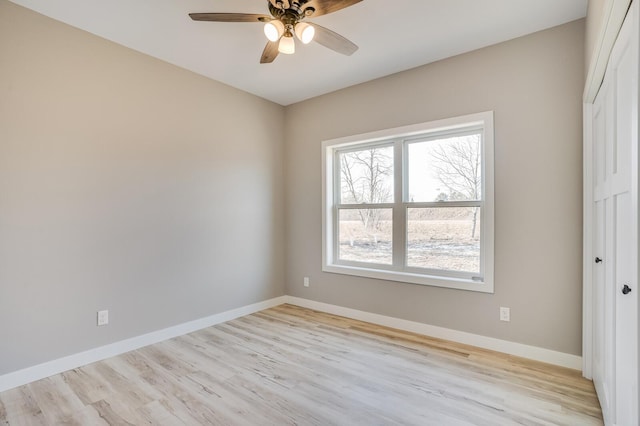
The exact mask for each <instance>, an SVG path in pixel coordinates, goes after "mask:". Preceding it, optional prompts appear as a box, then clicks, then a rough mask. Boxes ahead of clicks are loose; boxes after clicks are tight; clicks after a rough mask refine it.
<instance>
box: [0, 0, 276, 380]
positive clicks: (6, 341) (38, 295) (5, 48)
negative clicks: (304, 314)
mask: <svg viewBox="0 0 640 426" xmlns="http://www.w3.org/2000/svg"><path fill="white" fill-rule="evenodd" d="M283 119H284V109H283V108H282V107H281V106H278V105H276V104H273V103H270V102H267V101H265V100H262V99H259V98H257V97H254V96H252V95H249V94H246V93H244V92H241V91H238V90H236V89H232V88H230V87H228V86H225V85H223V84H220V83H217V82H214V81H211V80H209V79H206V78H203V77H200V76H197V75H195V74H192V73H190V72H188V71H185V70H182V69H179V68H177V67H174V66H172V65H169V64H166V63H164V62H161V61H158V60H155V59H152V58H150V57H147V56H144V55H142V54H139V53H137V52H134V51H131V50H128V49H126V48H124V47H121V46H118V45H116V44H113V43H110V42H107V41H105V40H103V39H100V38H98V37H95V36H92V35H90V34H87V33H84V32H82V31H79V30H76V29H73V28H71V27H68V26H66V25H64V24H61V23H58V22H55V21H53V20H51V19H48V18H45V17H42V16H40V15H38V14H36V13H33V12H31V11H28V10H26V9H23V8H21V7H18V6H16V5H14V4H13V3H10V2H8V1H6V0H0V375H1V374H3V373H7V372H10V371H14V370H17V369H20V368H23V367H27V366H31V365H34V364H36V363H40V362H43V361H48V360H51V359H55V358H58V357H61V356H64V355H68V354H72V353H77V352H80V351H82V350H86V349H89V348H93V347H96V346H99V345H104V344H107V343H111V342H114V341H118V340H121V339H124V338H128V337H131V336H136V335H140V334H143V333H145V332H149V331H153V330H158V329H161V328H164V327H167V326H172V325H175V324H179V323H182V322H185V321H188V320H193V319H196V318H201V317H204V316H207V315H211V314H215V313H218V312H221V311H224V310H228V309H231V308H235V307H239V306H243V305H247V304H250V303H253V302H257V301H262V300H265V299H268V298H271V297H275V296H280V295H282V294H283V291H284V288H283V281H284V278H283V268H284V263H283V254H284V251H283V235H284V229H283V226H284V222H283V220H282V216H283V205H284V201H283V176H282V169H283V164H282V156H283V126H284V124H283ZM99 309H109V311H110V315H111V324H110V325H109V326H107V327H100V328H98V327H96V326H95V321H96V311H97V310H99Z"/></svg>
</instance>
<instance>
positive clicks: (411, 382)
mask: <svg viewBox="0 0 640 426" xmlns="http://www.w3.org/2000/svg"><path fill="white" fill-rule="evenodd" d="M7 424H9V425H31V424H49V425H58V424H78V425H103V424H111V425H130V424H132V425H143V424H154V425H200V424H215V425H218V424H220V425H287V424H298V425H334V424H335V425H338V424H339V425H367V426H368V425H392V424H394V425H395V424H403V425H437V426H448V425H487V426H498V425H500V426H502V425H516V424H523V425H580V426H582V425H601V424H602V420H601V413H600V407H599V405H598V402H597V399H596V396H595V393H594V390H593V386H592V384H591V382H589V381H588V380H585V379H583V378H581V377H580V373H579V372H577V371H573V370H568V369H564V368H560V367H554V366H550V365H547V364H541V363H537V362H532V361H527V360H524V359H520V358H515V357H510V356H507V355H503V354H498V353H495V352H491V351H486V350H482V349H478V348H473V347H469V346H465V345H460V344H454V343H451V342H446V341H442V340H438V339H431V338H426V337H423V336H420V335H416V334H411V333H406V332H401V331H398V330H394V329H389V328H384V327H380V326H376V325H372V324H368V323H363V322H359V321H353V320H349V319H346V318H341V317H336V316H331V315H327V314H322V313H318V312H315V311H310V310H307V309H303V308H298V307H294V306H290V305H282V306H279V307H276V308H273V309H269V310H266V311H262V312H259V313H256V314H253V315H249V316H246V317H243V318H239V319H236V320H233V321H230V322H227V323H224V324H220V325H218V326H215V327H210V328H207V329H204V330H201V331H198V332H195V333H192V334H189V335H186V336H182V337H179V338H175V339H172V340H168V341H166V342H162V343H158V344H155V345H152V346H148V347H146V348H143V349H139V350H136V351H133V352H129V353H127V354H124V355H121V356H118V357H115V358H110V359H108V360H105V361H102V362H98V363H95V364H91V365H88V366H85V367H82V368H77V369H75V370H71V371H68V372H66V373H62V374H59V375H57V376H53V377H49V378H47V379H44V380H40V381H38V382H34V383H31V384H29V385H26V386H22V387H20V388H16V389H13V390H9V391H7V392H3V393H0V425H7Z"/></svg>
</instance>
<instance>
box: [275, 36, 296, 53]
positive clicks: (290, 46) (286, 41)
mask: <svg viewBox="0 0 640 426" xmlns="http://www.w3.org/2000/svg"><path fill="white" fill-rule="evenodd" d="M278 52H280V53H284V54H285V55H292V54H294V53H295V52H296V43H295V42H294V41H293V35H286V34H285V35H284V37H282V38H281V39H280V44H279V45H278Z"/></svg>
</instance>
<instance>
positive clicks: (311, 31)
mask: <svg viewBox="0 0 640 426" xmlns="http://www.w3.org/2000/svg"><path fill="white" fill-rule="evenodd" d="M315 34H316V29H315V28H313V25H309V24H307V23H306V22H298V23H297V24H296V36H298V38H299V39H300V41H301V42H303V43H304V44H309V43H311V40H313V36H314V35H315Z"/></svg>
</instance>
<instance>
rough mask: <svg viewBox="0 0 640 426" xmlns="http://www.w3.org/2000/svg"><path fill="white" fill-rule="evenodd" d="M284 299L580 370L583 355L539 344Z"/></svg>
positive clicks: (299, 300)
mask: <svg viewBox="0 0 640 426" xmlns="http://www.w3.org/2000/svg"><path fill="white" fill-rule="evenodd" d="M285 300H286V303H290V304H292V305H296V306H301V307H303V308H309V309H315V310H317V311H321V312H326V313H329V314H333V315H339V316H343V317H347V318H352V319H356V320H360V321H366V322H370V323H373V324H378V325H382V326H386V327H392V328H397V329H400V330H405V331H410V332H413V333H418V334H422V335H425V336H430V337H436V338H439V339H445V340H450V341H453V342H458V343H464V344H467V345H472V346H477V347H479V348H483V349H490V350H493V351H497V352H502V353H506V354H509V355H515V356H519V357H522V358H528V359H532V360H535V361H541V362H546V363H548V364H554V365H559V366H562V367H567V368H572V369H574V370H580V369H581V368H582V357H580V356H577V355H571V354H566V353H563V352H557V351H553V350H551V349H545V348H539V347H536V346H529V345H524V344H522V343H515V342H509V341H507V340H500V339H495V338H493V337H486V336H481V335H478V334H472V333H466V332H464V331H458V330H452V329H449V328H443V327H437V326H434V325H429V324H424V323H420V322H415V321H407V320H403V319H399V318H394V317H388V316H385V315H379V314H373V313H370V312H365V311H359V310H356V309H350V308H345V307H342V306H337V305H330V304H328V303H322V302H316V301H313V300H309V299H302V298H300V297H294V296H285Z"/></svg>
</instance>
